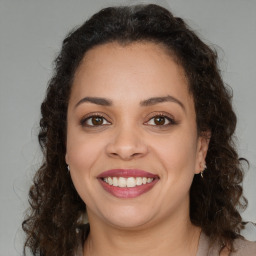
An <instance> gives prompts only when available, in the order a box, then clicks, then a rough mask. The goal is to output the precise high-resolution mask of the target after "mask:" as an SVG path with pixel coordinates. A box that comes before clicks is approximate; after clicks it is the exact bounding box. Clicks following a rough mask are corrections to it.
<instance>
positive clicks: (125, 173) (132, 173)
mask: <svg viewBox="0 0 256 256" xmlns="http://www.w3.org/2000/svg"><path fill="white" fill-rule="evenodd" d="M105 177H125V178H128V177H147V178H158V175H156V174H153V173H150V172H147V171H144V170H140V169H111V170H107V171H104V172H102V173H101V174H99V175H98V176H97V178H105Z"/></svg>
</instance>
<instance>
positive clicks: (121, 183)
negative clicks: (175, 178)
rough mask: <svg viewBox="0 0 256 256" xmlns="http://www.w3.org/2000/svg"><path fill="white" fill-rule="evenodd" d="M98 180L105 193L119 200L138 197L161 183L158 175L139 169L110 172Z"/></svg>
mask: <svg viewBox="0 0 256 256" xmlns="http://www.w3.org/2000/svg"><path fill="white" fill-rule="evenodd" d="M97 178H98V180H99V182H100V184H101V185H102V187H103V188H104V190H105V191H107V192H108V193H110V194H111V195H113V196H115V197H118V198H135V197H138V196H140V195H142V194H144V193H146V192H148V191H149V190H151V189H152V188H153V187H154V186H155V184H156V183H157V182H158V181H159V177H158V176H157V175H155V174H152V173H149V172H146V171H143V170H137V169H132V170H131V169H129V170H127V169H114V170H108V171H106V172H103V173H101V174H100V175H99V176H98V177H97Z"/></svg>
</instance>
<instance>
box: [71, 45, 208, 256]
mask: <svg viewBox="0 0 256 256" xmlns="http://www.w3.org/2000/svg"><path fill="white" fill-rule="evenodd" d="M167 96H171V97H173V98H174V99H175V100H176V101H175V100H171V101H165V102H161V103H154V104H152V105H149V106H142V105H141V104H140V102H142V101H145V100H147V99H150V98H152V97H167ZM84 97H98V98H107V99H108V100H110V101H111V102H112V105H111V106H102V105H98V104H95V103H91V102H81V99H83V98H84ZM78 102H80V103H78ZM178 102H179V103H178ZM95 114H98V115H99V114H100V115H102V116H103V118H104V119H101V121H103V123H102V125H99V126H92V125H91V124H92V123H91V121H92V119H87V121H86V122H82V123H81V120H83V121H84V119H85V117H87V118H88V117H89V116H90V115H95ZM160 114H161V116H166V117H167V118H169V119H170V118H171V119H174V122H173V121H171V122H170V121H169V120H168V119H167V118H165V117H163V120H164V125H157V124H159V123H156V119H154V116H159V115H160ZM67 120H68V126H67V153H66V162H67V164H68V165H69V166H70V173H71V178H72V180H73V183H74V185H75V188H76V190H77V191H78V193H79V195H80V196H81V198H82V200H83V201H84V202H85V204H86V206H87V214H88V218H89V222H90V226H91V232H90V234H89V237H88V239H87V241H86V242H85V245H84V255H140V256H141V255H142V256H143V255H148V256H149V255H156V254H159V255H170V252H172V254H171V255H196V252H197V246H198V241H199V236H200V229H199V228H198V227H195V226H193V225H192V223H191V222H190V218H189V189H190V186H191V183H192V180H193V177H194V175H195V174H198V173H200V171H202V170H203V169H204V164H205V157H206V153H207V149H208V143H209V141H208V139H206V138H205V137H203V136H199V135H198V133H197V126H196V114H195V108H194V101H193V97H192V95H191V94H190V93H189V91H188V82H187V80H186V77H185V74H184V71H183V68H182V67H181V66H180V65H178V64H177V63H176V62H175V61H174V59H173V58H172V56H171V55H170V54H168V53H167V51H166V49H165V48H164V47H163V46H161V45H156V44H154V43H149V42H147V43H132V44H128V45H125V46H121V45H119V44H118V43H115V42H114V43H108V44H104V45H101V46H97V47H95V48H93V49H91V50H89V51H88V52H87V53H86V55H85V57H84V59H83V61H82V63H81V64H80V66H79V68H78V69H77V71H76V74H75V78H74V82H73V86H72V91H71V96H70V101H69V106H68V117H67ZM116 168H122V169H131V168H137V169H142V170H145V171H148V172H151V173H153V174H157V175H158V176H159V181H158V182H157V183H156V185H155V186H154V187H153V188H152V189H151V190H149V191H148V192H146V193H144V194H142V195H140V196H138V197H135V198H130V199H127V198H126V199H124V198H117V197H114V196H113V195H111V194H110V193H108V192H106V191H105V190H104V189H103V188H102V186H101V185H100V183H99V181H98V179H97V176H98V175H99V174H100V173H102V172H103V171H106V170H109V169H116Z"/></svg>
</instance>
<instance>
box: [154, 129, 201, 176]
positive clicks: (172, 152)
mask: <svg viewBox="0 0 256 256" xmlns="http://www.w3.org/2000/svg"><path fill="white" fill-rule="evenodd" d="M190 134H193V132H191V133H183V132H180V133H177V134H175V135H173V136H169V137H168V138H166V139H165V140H162V141H160V144H155V145H157V146H154V149H155V152H156V154H157V156H158V158H159V159H161V162H162V164H163V165H164V169H165V170H166V174H167V175H168V176H183V175H186V176H187V174H188V173H191V175H192V176H193V175H194V171H195V166H196V156H197V146H196V145H197V144H196V139H195V137H194V136H191V135H190ZM191 175H189V176H191Z"/></svg>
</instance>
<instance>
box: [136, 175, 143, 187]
mask: <svg viewBox="0 0 256 256" xmlns="http://www.w3.org/2000/svg"><path fill="white" fill-rule="evenodd" d="M141 184H142V178H141V177H137V178H136V185H137V186H140V185H141Z"/></svg>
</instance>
